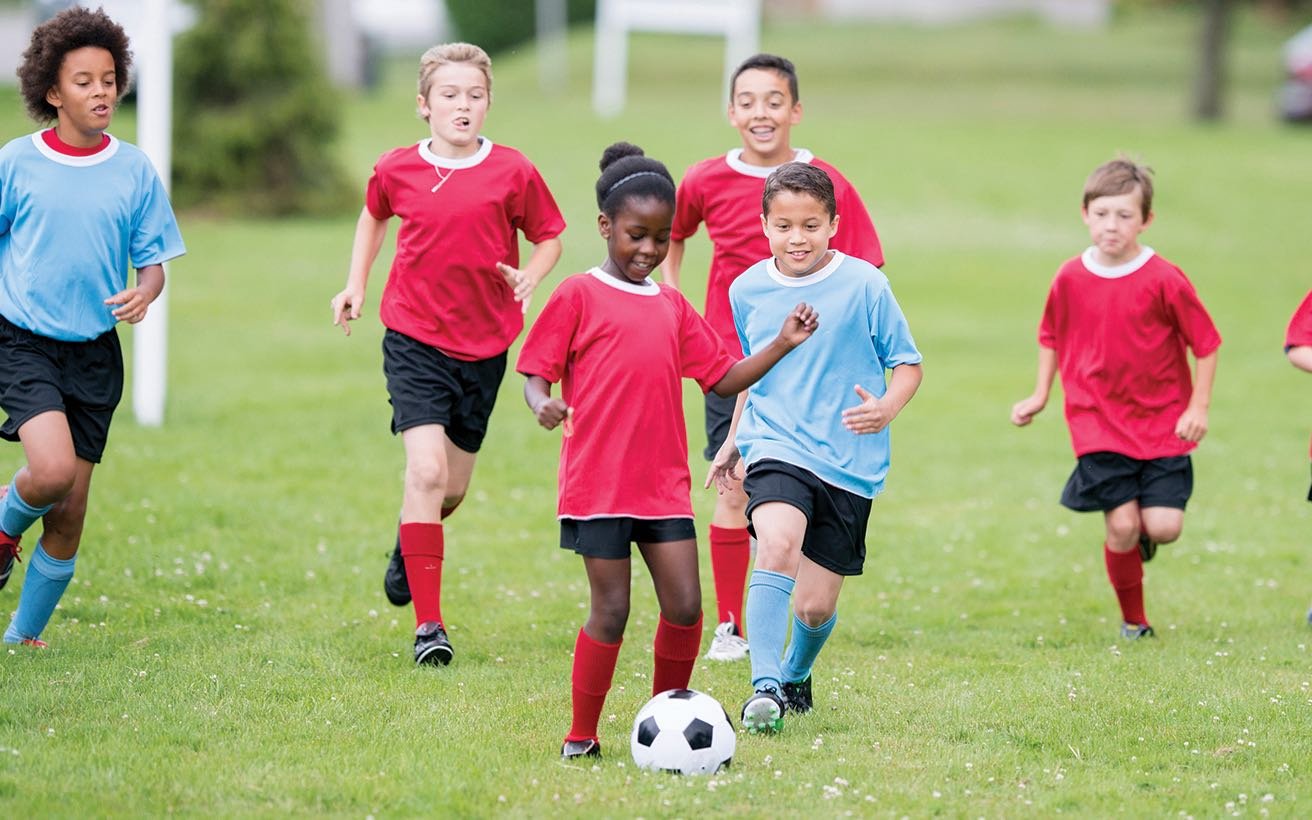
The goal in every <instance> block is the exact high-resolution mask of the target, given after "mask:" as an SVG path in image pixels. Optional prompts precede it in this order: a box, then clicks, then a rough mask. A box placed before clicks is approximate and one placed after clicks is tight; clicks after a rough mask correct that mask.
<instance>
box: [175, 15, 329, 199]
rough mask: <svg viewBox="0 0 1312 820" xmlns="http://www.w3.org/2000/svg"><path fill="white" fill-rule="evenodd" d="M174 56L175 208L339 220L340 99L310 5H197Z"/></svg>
mask: <svg viewBox="0 0 1312 820" xmlns="http://www.w3.org/2000/svg"><path fill="white" fill-rule="evenodd" d="M194 6H195V7H196V10H197V11H198V12H199V19H198V20H197V23H196V25H195V26H194V27H193V28H192V29H191V30H190V31H188V32H186V33H185V34H183V35H182V36H181V37H180V38H179V41H178V43H177V47H176V49H175V54H176V58H175V78H174V112H175V117H174V126H173V134H174V145H175V146H177V148H175V150H174V153H173V183H174V199H175V200H176V201H177V202H178V203H179V204H180V205H184V206H186V205H203V206H206V207H211V208H214V209H216V210H219V211H222V212H228V213H243V214H263V215H283V214H295V213H326V212H333V211H338V210H340V209H341V208H343V207H346V206H347V205H348V203H349V202H350V201H351V193H350V190H349V187H348V185H347V183H346V177H345V174H343V173H342V171H341V169H340V166H339V165H338V163H337V161H336V157H335V156H334V154H333V150H332V146H333V142H334V140H335V139H336V136H337V133H338V123H337V121H336V119H335V118H334V116H333V111H334V110H336V106H335V104H334V102H335V94H334V93H333V90H332V89H331V87H330V86H329V84H328V81H327V79H326V77H325V74H324V69H323V65H322V63H321V58H320V55H319V52H318V49H317V48H316V47H315V45H314V42H313V39H312V37H311V33H310V32H311V23H310V20H311V17H310V15H309V14H308V9H307V7H306V3H305V0H195V2H194Z"/></svg>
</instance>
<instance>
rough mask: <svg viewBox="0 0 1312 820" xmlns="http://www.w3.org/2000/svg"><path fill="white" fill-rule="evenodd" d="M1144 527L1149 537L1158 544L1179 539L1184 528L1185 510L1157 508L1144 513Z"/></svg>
mask: <svg viewBox="0 0 1312 820" xmlns="http://www.w3.org/2000/svg"><path fill="white" fill-rule="evenodd" d="M1143 529H1144V532H1146V533H1147V534H1148V537H1149V538H1151V539H1152V540H1153V541H1156V542H1157V543H1158V544H1169V543H1171V542H1172V541H1175V540H1177V539H1178V538H1179V537H1180V533H1181V531H1183V530H1184V512H1183V511H1180V510H1170V511H1160V509H1155V510H1154V511H1153V512H1152V513H1148V514H1145V515H1144V517H1143Z"/></svg>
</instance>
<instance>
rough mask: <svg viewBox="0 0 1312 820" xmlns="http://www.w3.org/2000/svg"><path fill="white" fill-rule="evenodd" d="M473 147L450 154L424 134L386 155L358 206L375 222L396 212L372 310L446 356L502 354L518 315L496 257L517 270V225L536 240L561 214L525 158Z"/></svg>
mask: <svg viewBox="0 0 1312 820" xmlns="http://www.w3.org/2000/svg"><path fill="white" fill-rule="evenodd" d="M480 140H481V144H480V146H479V149H478V152H477V153H476V154H474V155H473V156H471V157H464V158H460V159H451V158H448V157H440V156H437V155H436V154H434V153H433V152H432V151H430V150H429V147H428V146H429V142H430V141H429V140H424V141H423V142H420V143H419V144H418V145H410V146H406V147H404V148H397V149H395V150H393V151H389V152H388V153H386V154H384V155H383V156H382V157H381V158H380V159H379V160H378V164H377V165H375V166H374V173H373V176H372V177H370V178H369V184H368V188H367V190H366V193H365V206H366V207H367V208H368V209H369V213H370V214H371V215H372V216H373V217H374V218H375V219H380V220H381V219H388V218H389V217H392V216H399V217H400V218H401V227H400V229H399V230H398V231H397V235H396V257H395V259H394V260H393V262H392V270H391V273H390V274H389V275H388V277H387V286H386V287H385V288H384V289H383V298H382V302H381V304H380V307H379V314H380V315H381V317H382V321H383V324H384V325H385V326H387V327H389V328H391V329H392V330H395V331H397V332H399V333H404V334H405V335H407V336H409V337H411V338H413V339H418V340H419V341H421V342H424V343H425V344H429V345H432V346H433V347H435V348H437V349H438V350H441V351H442V352H443V353H445V354H447V355H448V356H451V357H452V358H456V359H462V360H465V361H476V360H479V359H488V358H491V357H493V356H497V355H500V354H501V353H504V352H505V351H506V349H507V348H509V347H510V344H511V343H512V342H513V341H514V340H515V337H516V336H518V335H519V332H520V331H521V330H523V328H524V313H523V309H522V306H521V305H520V303H519V302H516V301H515V296H514V290H513V288H511V287H510V285H509V284H508V283H507V282H506V279H505V277H504V276H503V275H502V274H501V272H500V271H498V270H497V266H496V263H497V262H504V263H506V264H507V265H510V266H511V267H516V268H517V267H519V241H518V237H517V235H516V232H522V233H523V234H524V237H525V238H526V239H528V241H529V242H532V243H534V244H537V243H539V242H544V241H546V240H548V239H552V238H553V237H556V236H558V235H560V232H561V231H563V230H564V229H565V219H564V217H562V216H561V214H560V209H559V208H558V207H556V201H555V199H554V198H553V197H552V196H551V191H550V190H548V189H547V184H546V183H545V182H544V181H543V179H542V176H541V175H540V174H539V173H538V171H537V169H536V168H534V167H533V164H532V163H531V162H529V161H528V159H527V158H526V157H525V156H524V155H523V154H521V153H520V152H518V151H516V150H515V149H514V148H508V147H506V146H504V145H495V144H493V143H492V141H491V140H488V139H486V138H480Z"/></svg>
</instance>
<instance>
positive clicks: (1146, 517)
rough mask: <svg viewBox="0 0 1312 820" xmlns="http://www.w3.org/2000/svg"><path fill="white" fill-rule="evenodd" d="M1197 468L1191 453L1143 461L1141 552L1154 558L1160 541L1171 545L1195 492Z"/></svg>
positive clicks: (1181, 528)
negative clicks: (1190, 455) (1195, 472)
mask: <svg viewBox="0 0 1312 820" xmlns="http://www.w3.org/2000/svg"><path fill="white" fill-rule="evenodd" d="M1193 489H1194V469H1193V462H1192V460H1191V459H1190V458H1189V456H1173V457H1170V458H1155V459H1152V460H1151V461H1147V462H1144V465H1143V470H1142V472H1141V474H1140V489H1139V509H1140V519H1139V554H1140V555H1142V556H1143V560H1145V561H1151V560H1152V557H1153V556H1154V555H1156V554H1157V545H1158V544H1170V543H1172V542H1174V541H1176V540H1177V539H1179V537H1180V533H1181V531H1182V530H1183V529H1184V508H1185V506H1186V505H1187V504H1188V502H1189V497H1190V496H1191V495H1193Z"/></svg>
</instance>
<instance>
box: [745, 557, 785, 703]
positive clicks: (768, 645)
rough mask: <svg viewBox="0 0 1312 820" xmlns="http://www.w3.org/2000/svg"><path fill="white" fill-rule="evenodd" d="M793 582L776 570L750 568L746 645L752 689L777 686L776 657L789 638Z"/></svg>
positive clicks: (779, 654)
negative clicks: (789, 604) (789, 607)
mask: <svg viewBox="0 0 1312 820" xmlns="http://www.w3.org/2000/svg"><path fill="white" fill-rule="evenodd" d="M795 583H796V582H795V581H794V580H793V579H792V578H789V577H788V576H787V575H783V574H781V573H778V572H770V571H769V570H765V569H755V570H752V575H751V578H750V579H749V581H748V583H747V606H746V607H744V608H745V609H746V610H747V612H746V621H747V646H748V650H749V651H750V652H751V660H752V688H753V689H760V688H761V687H762V686H764V685H766V684H773V685H774V686H775V688H778V687H779V686H780V675H779V658H780V657H782V656H783V654H784V640H785V639H786V638H787V637H788V599H789V598H790V597H791V596H792V594H793V586H794V584H795Z"/></svg>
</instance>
